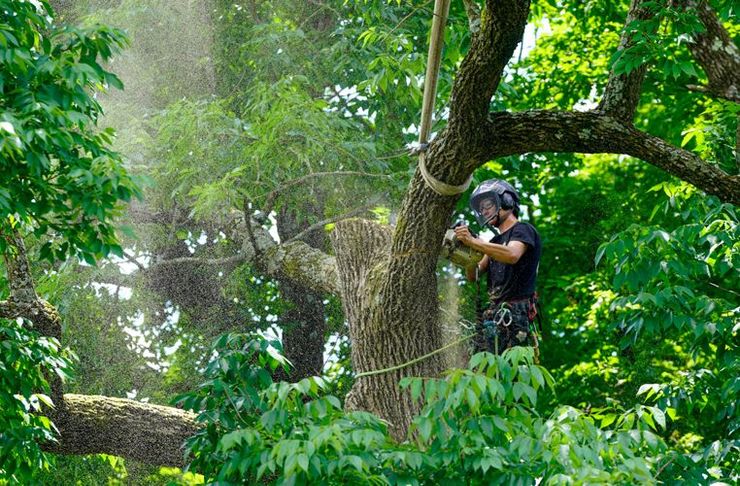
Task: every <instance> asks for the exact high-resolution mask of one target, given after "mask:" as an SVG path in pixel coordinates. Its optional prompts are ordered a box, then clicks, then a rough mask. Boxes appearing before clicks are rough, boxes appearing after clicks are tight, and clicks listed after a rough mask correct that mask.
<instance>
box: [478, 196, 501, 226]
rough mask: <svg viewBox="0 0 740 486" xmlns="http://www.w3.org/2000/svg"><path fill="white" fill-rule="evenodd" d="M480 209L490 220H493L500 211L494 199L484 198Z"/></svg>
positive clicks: (484, 216)
mask: <svg viewBox="0 0 740 486" xmlns="http://www.w3.org/2000/svg"><path fill="white" fill-rule="evenodd" d="M479 209H480V213H481V215H482V216H483V218H484V219H485V220H486V221H489V222H490V221H491V218H493V217H494V216H495V215H496V213H497V212H498V208H497V207H496V202H495V201H494V200H493V199H484V200H483V201H481V203H480V208H479ZM496 223H498V221H496Z"/></svg>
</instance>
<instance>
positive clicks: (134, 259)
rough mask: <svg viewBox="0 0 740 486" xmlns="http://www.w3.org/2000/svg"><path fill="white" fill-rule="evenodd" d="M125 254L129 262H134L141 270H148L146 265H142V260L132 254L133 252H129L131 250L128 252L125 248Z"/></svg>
mask: <svg viewBox="0 0 740 486" xmlns="http://www.w3.org/2000/svg"><path fill="white" fill-rule="evenodd" d="M123 256H124V257H125V258H126V260H127V261H129V262H131V263H133V264H134V265H136V267H137V268H138V269H139V270H146V267H145V266H144V265H142V263H141V262H140V261H138V260H137V259H136V257H135V256H134V255H131V254H129V252H127V251H125V250H124V252H123Z"/></svg>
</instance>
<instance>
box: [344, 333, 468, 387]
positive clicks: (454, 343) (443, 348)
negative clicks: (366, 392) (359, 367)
mask: <svg viewBox="0 0 740 486" xmlns="http://www.w3.org/2000/svg"><path fill="white" fill-rule="evenodd" d="M476 334H478V333H473V334H471V335H469V336H465V337H464V338H460V339H458V340H457V341H454V342H451V343H449V344H447V345H445V346H442V347H441V348H439V349H435V350H434V351H432V352H431V353H427V354H425V355H424V356H419V357H418V358H414V359H412V360H411V361H407V362H405V363H401V364H400V365H396V366H391V367H390V368H383V369H382V370H373V371H365V372H363V373H357V375H355V378H362V377H363V376H373V375H380V374H383V373H390V372H391V371H397V370H400V369H403V368H405V367H407V366H411V365H412V364H414V363H418V362H419V361H424V360H425V359H427V358H430V357H432V356H434V355H435V354H437V353H441V352H442V351H444V350H445V349H448V348H451V347H453V346H457V345H458V344H462V343H464V342H465V341H467V340H468V339H471V338H472V337H474V336H475V335H476Z"/></svg>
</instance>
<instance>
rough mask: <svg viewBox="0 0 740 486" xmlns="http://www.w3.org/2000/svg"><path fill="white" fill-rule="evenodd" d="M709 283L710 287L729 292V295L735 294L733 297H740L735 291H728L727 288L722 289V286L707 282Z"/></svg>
mask: <svg viewBox="0 0 740 486" xmlns="http://www.w3.org/2000/svg"><path fill="white" fill-rule="evenodd" d="M707 283H708V284H709V285H711V286H712V287H714V288H716V289H719V290H724V291H725V292H729V293H731V294H733V295H737V296H738V297H740V293H738V292H735V291H734V290H731V289H726V288H724V287H721V286H719V285H717V284H716V283H714V282H707Z"/></svg>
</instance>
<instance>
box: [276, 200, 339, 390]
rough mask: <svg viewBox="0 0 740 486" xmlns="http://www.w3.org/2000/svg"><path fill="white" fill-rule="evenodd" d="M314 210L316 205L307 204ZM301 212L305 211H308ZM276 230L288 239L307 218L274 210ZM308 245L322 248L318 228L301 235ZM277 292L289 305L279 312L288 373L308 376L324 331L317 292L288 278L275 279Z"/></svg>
mask: <svg viewBox="0 0 740 486" xmlns="http://www.w3.org/2000/svg"><path fill="white" fill-rule="evenodd" d="M310 209H312V210H313V211H314V214H321V213H320V212H319V213H317V212H315V211H316V209H317V208H310ZM304 214H309V213H308V212H306V213H304ZM277 223H278V234H279V236H280V239H281V240H282V241H285V240H287V239H290V238H292V237H294V236H295V235H297V234H298V233H300V232H301V231H303V230H305V229H306V228H308V226H310V225H309V223H308V221H305V220H304V221H300V220H299V219H298V217H297V215H296V213H295V211H292V210H290V211H289V210H282V211H280V212H279V213H278V218H277ZM302 241H304V242H305V243H306V244H308V245H309V246H311V247H312V248H316V249H318V250H322V251H325V250H326V246H327V241H326V237H325V236H324V235H323V234H322V232H320V231H313V232H311V233H309V234H307V235H306V236H305V237H303V238H302ZM278 281H279V283H280V286H279V288H280V296H281V297H282V298H283V300H285V301H287V303H288V305H289V308H288V309H287V310H286V311H285V312H284V313H283V314H282V315H281V316H280V321H281V324H282V326H283V327H282V328H283V352H284V354H285V357H286V358H288V359H289V360H290V362H291V363H293V369H292V370H291V371H290V373H289V376H288V377H289V379H290V380H291V381H299V380H301V379H303V378H306V377H309V376H315V375H320V374H321V371H322V369H323V367H324V334H325V333H326V320H325V315H324V314H325V312H324V304H323V296H322V295H321V293H319V292H317V291H315V290H313V289H311V288H309V287H305V286H302V285H298V284H297V283H295V282H293V281H291V280H290V279H287V278H283V279H278Z"/></svg>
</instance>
